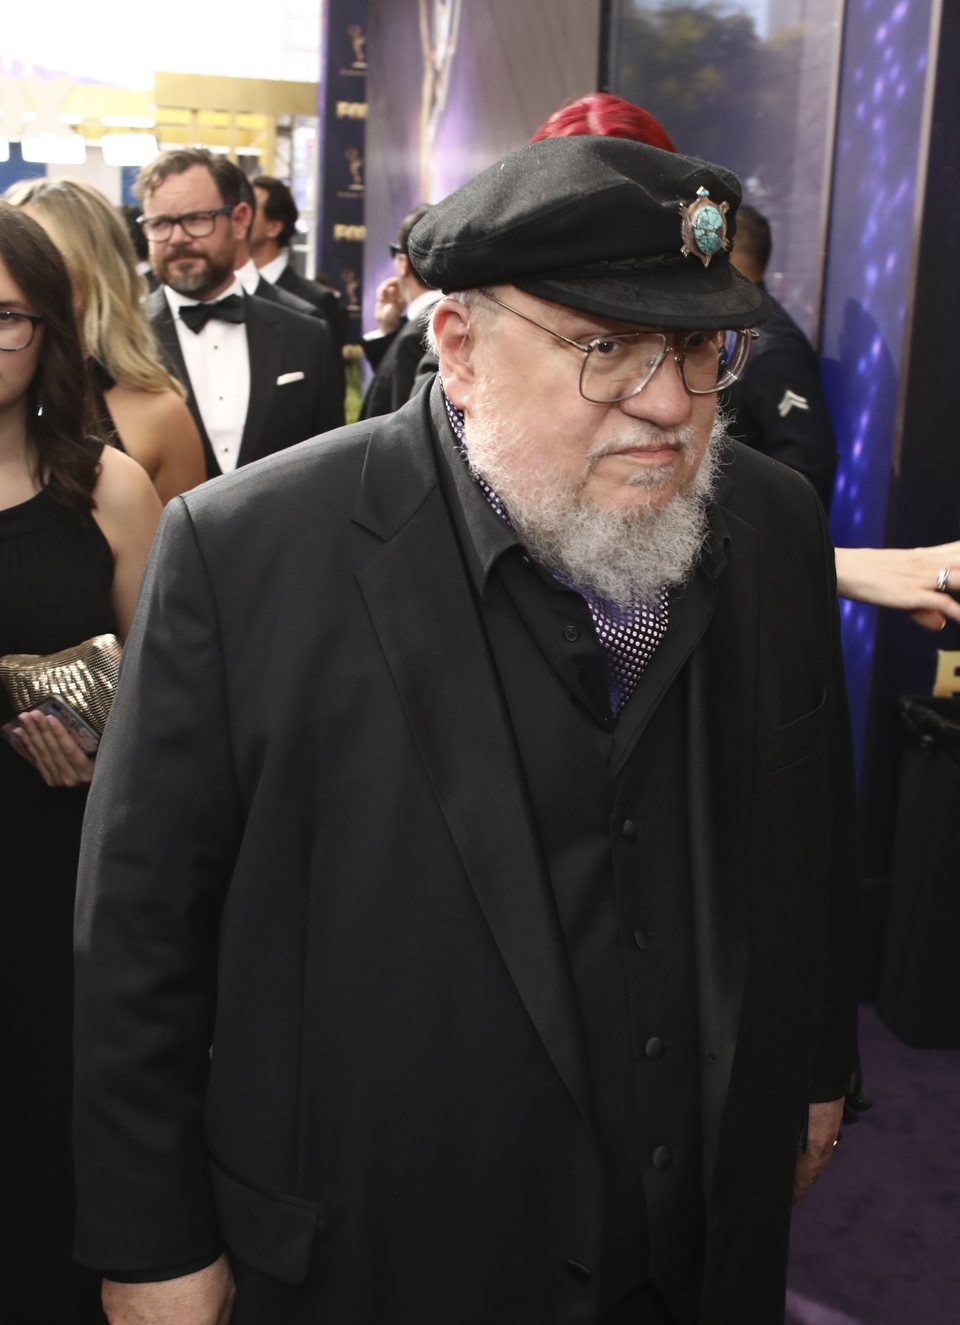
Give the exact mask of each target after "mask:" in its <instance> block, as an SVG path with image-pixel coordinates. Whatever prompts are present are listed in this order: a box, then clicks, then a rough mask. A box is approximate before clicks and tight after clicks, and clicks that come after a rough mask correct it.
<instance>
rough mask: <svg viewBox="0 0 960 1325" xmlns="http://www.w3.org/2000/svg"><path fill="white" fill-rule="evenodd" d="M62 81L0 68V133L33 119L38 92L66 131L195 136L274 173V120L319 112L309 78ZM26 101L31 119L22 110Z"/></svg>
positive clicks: (15, 133)
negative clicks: (253, 158) (38, 81)
mask: <svg viewBox="0 0 960 1325" xmlns="http://www.w3.org/2000/svg"><path fill="white" fill-rule="evenodd" d="M61 83H62V84H63V86H62V89H60V88H57V87H55V86H52V85H51V84H50V83H49V81H44V82H43V83H42V86H39V87H38V86H35V80H34V79H32V78H25V79H16V78H12V77H10V76H9V75H0V132H2V133H4V134H5V135H6V136H7V137H8V138H12V139H19V138H20V137H21V136H22V134H23V133H24V132H27V131H28V130H29V127H30V126H31V125H32V124H33V123H34V122H35V118H36V107H37V102H38V98H40V99H41V100H44V109H45V112H46V114H47V119H48V120H50V121H51V124H50V129H51V131H56V128H57V126H58V124H59V126H60V127H61V128H62V132H63V134H64V136H66V135H67V134H68V133H70V132H72V133H75V134H79V135H80V136H81V137H82V138H85V139H86V140H87V141H88V142H92V143H97V142H99V141H100V139H101V138H102V137H103V134H104V132H105V131H106V132H112V131H115V130H117V129H122V130H124V131H125V132H128V133H135V132H137V131H138V130H139V131H141V132H144V133H151V134H153V135H154V136H155V137H156V138H157V140H158V142H159V143H160V146H161V148H163V147H177V146H184V145H188V144H192V143H199V144H202V145H203V146H204V147H211V148H225V149H226V150H227V152H228V154H229V155H230V156H231V157H232V158H233V159H236V157H237V156H238V155H239V154H242V153H254V152H255V153H257V154H258V155H259V157H260V164H261V167H262V169H263V171H264V172H265V173H266V174H272V173H273V170H274V166H275V161H276V155H277V129H278V121H284V120H285V121H292V120H293V119H295V118H305V119H314V118H316V115H317V85H316V84H315V83H294V82H284V81H280V80H265V79H258V78H217V77H212V76H206V75H201V74H166V73H158V74H156V75H155V76H154V86H153V89H152V90H150V89H145V88H123V87H104V86H100V85H97V84H88V83H77V84H71V83H69V81H68V80H61ZM51 98H52V100H51ZM31 108H33V110H34V118H33V119H31V118H28V117H27V112H29V111H30V110H31ZM14 121H16V122H14Z"/></svg>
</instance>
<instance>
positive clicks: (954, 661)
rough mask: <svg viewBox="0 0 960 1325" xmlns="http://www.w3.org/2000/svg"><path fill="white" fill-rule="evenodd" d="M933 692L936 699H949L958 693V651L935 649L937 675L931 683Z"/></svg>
mask: <svg viewBox="0 0 960 1325" xmlns="http://www.w3.org/2000/svg"><path fill="white" fill-rule="evenodd" d="M933 693H934V695H935V696H936V698H937V699H949V698H951V696H953V695H960V653H958V652H957V651H956V650H954V651H952V652H948V651H947V650H946V649H937V675H936V679H935V681H934V683H933Z"/></svg>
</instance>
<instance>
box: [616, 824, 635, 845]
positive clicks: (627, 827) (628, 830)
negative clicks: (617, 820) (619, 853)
mask: <svg viewBox="0 0 960 1325" xmlns="http://www.w3.org/2000/svg"><path fill="white" fill-rule="evenodd" d="M620 832H621V834H622V836H623V837H624V838H626V840H627V841H628V842H632V841H633V840H634V838H635V837H636V835H637V825H636V824H635V823H634V822H633V820H632V819H624V821H623V827H622V828H621V829H620Z"/></svg>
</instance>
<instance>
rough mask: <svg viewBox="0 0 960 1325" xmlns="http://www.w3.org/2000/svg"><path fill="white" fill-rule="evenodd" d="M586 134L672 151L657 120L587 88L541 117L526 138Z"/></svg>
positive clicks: (671, 144)
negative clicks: (533, 130) (565, 103)
mask: <svg viewBox="0 0 960 1325" xmlns="http://www.w3.org/2000/svg"><path fill="white" fill-rule="evenodd" d="M579 135H586V136H591V137H595V138H629V139H631V140H632V141H633V142H635V143H648V144H649V145H650V146H651V147H661V148H663V150H664V151H665V152H675V151H676V150H677V149H676V148H675V147H674V145H673V140H672V138H671V137H670V135H669V134H668V133H667V131H666V129H665V128H664V127H663V125H662V124H661V123H660V121H659V120H655V119H654V118H653V116H652V115H651V114H649V112H647V111H645V110H643V109H642V108H641V107H640V106H635V105H634V104H633V102H632V101H624V99H623V97H614V96H611V94H610V93H609V92H591V93H589V95H588V96H585V97H579V98H578V99H577V100H576V101H571V102H570V103H569V104H568V105H566V106H561V107H560V109H559V110H555V111H554V112H553V114H552V115H550V116H548V118H547V119H545V120H544V122H543V124H541V125H540V128H539V129H538V130H537V132H536V133H535V134H534V135H533V137H532V138H531V139H530V141H531V142H532V143H539V142H542V141H543V139H544V138H574V137H577V136H579Z"/></svg>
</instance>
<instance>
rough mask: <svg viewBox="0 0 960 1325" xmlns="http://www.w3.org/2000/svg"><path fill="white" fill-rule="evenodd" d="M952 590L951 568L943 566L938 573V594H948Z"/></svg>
mask: <svg viewBox="0 0 960 1325" xmlns="http://www.w3.org/2000/svg"><path fill="white" fill-rule="evenodd" d="M949 588H950V567H949V566H941V567H940V569H939V570H938V571H937V593H946V592H947V590H948V589H949Z"/></svg>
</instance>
